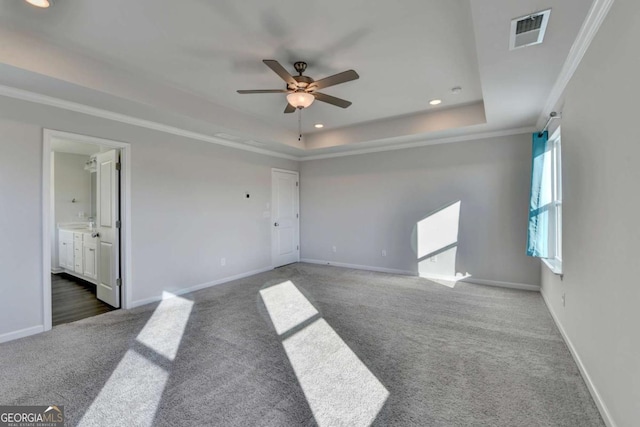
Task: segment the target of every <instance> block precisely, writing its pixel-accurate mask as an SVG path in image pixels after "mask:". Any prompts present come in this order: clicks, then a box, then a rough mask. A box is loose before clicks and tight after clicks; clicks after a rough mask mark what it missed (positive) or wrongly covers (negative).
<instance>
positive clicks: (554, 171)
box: [544, 128, 562, 274]
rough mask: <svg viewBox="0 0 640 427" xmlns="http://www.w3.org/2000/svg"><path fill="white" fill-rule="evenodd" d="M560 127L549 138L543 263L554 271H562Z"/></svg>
mask: <svg viewBox="0 0 640 427" xmlns="http://www.w3.org/2000/svg"><path fill="white" fill-rule="evenodd" d="M560 140H561V139H560V128H558V129H557V130H556V131H555V132H554V133H553V135H551V137H550V138H549V146H550V154H551V167H550V168H549V169H548V173H549V174H550V175H551V176H550V177H549V178H550V179H549V181H548V182H549V183H550V184H551V185H550V187H551V188H550V190H551V206H550V209H549V257H548V258H545V259H544V261H545V264H547V265H548V266H549V268H551V270H552V271H553V272H554V273H557V274H561V273H562V150H561V143H560Z"/></svg>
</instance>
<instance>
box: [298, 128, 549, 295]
mask: <svg viewBox="0 0 640 427" xmlns="http://www.w3.org/2000/svg"><path fill="white" fill-rule="evenodd" d="M530 140H531V137H530V135H517V136H509V137H501V138H494V139H485V140H478V141H469V142H461V143H455V144H445V145H435V146H427V147H422V148H413V149H406V150H398V151H391V152H385V153H376V154H366V155H359V156H346V157H339V158H333V159H325V160H315V161H306V162H302V163H301V166H300V168H301V179H300V185H301V206H302V215H301V221H302V224H301V241H302V245H301V247H302V254H301V255H302V258H304V259H313V260H321V261H329V262H333V263H342V264H351V265H360V266H368V267H375V268H379V269H389V270H392V271H402V272H407V273H414V274H415V273H417V271H418V266H417V260H416V252H415V236H414V229H415V226H416V223H417V221H419V220H420V219H422V218H424V217H425V216H427V214H429V213H430V212H433V211H435V210H436V209H439V208H441V207H443V206H445V205H447V204H449V203H452V202H455V201H457V200H460V201H461V212H460V225H459V235H458V257H457V258H458V259H457V262H456V266H457V271H458V272H462V273H466V272H468V273H469V274H471V275H472V276H473V278H476V279H483V280H490V281H502V282H512V283H521V284H530V285H538V284H539V280H540V269H539V262H538V261H537V260H535V259H531V258H528V257H527V256H526V255H525V250H526V229H527V207H528V198H529V179H530V176H529V175H530V170H531V165H530V163H531V142H530ZM333 246H336V252H335V253H334V252H333V251H332V247H333ZM383 249H385V250H386V251H387V256H386V257H382V256H381V253H382V250H383Z"/></svg>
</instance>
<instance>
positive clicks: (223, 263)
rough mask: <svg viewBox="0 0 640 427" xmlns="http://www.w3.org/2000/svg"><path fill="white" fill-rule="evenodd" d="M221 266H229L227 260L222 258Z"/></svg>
mask: <svg viewBox="0 0 640 427" xmlns="http://www.w3.org/2000/svg"><path fill="white" fill-rule="evenodd" d="M220 265H221V266H223V267H224V266H225V265H227V259H226V258H220Z"/></svg>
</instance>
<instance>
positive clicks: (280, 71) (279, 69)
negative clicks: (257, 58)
mask: <svg viewBox="0 0 640 427" xmlns="http://www.w3.org/2000/svg"><path fill="white" fill-rule="evenodd" d="M262 62H264V63H265V64H266V66H267V67H269V68H271V69H272V70H273V72H274V73H276V74H277V75H279V76H280V78H281V79H282V80H284V81H285V82H287V84H290V85H294V86H297V85H298V82H296V80H295V79H294V78H293V76H292V75H291V74H289V72H288V71H287V70H285V68H284V67H283V66H282V65H280V63H279V62H278V61H276V60H275V59H263V60H262Z"/></svg>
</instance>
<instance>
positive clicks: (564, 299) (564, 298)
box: [562, 292, 567, 307]
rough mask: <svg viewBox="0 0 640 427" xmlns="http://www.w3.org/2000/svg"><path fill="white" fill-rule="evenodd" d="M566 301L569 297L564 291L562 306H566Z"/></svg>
mask: <svg viewBox="0 0 640 427" xmlns="http://www.w3.org/2000/svg"><path fill="white" fill-rule="evenodd" d="M566 303H567V298H566V295H565V294H564V292H563V293H562V306H563V307H564V306H565V304H566Z"/></svg>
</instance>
